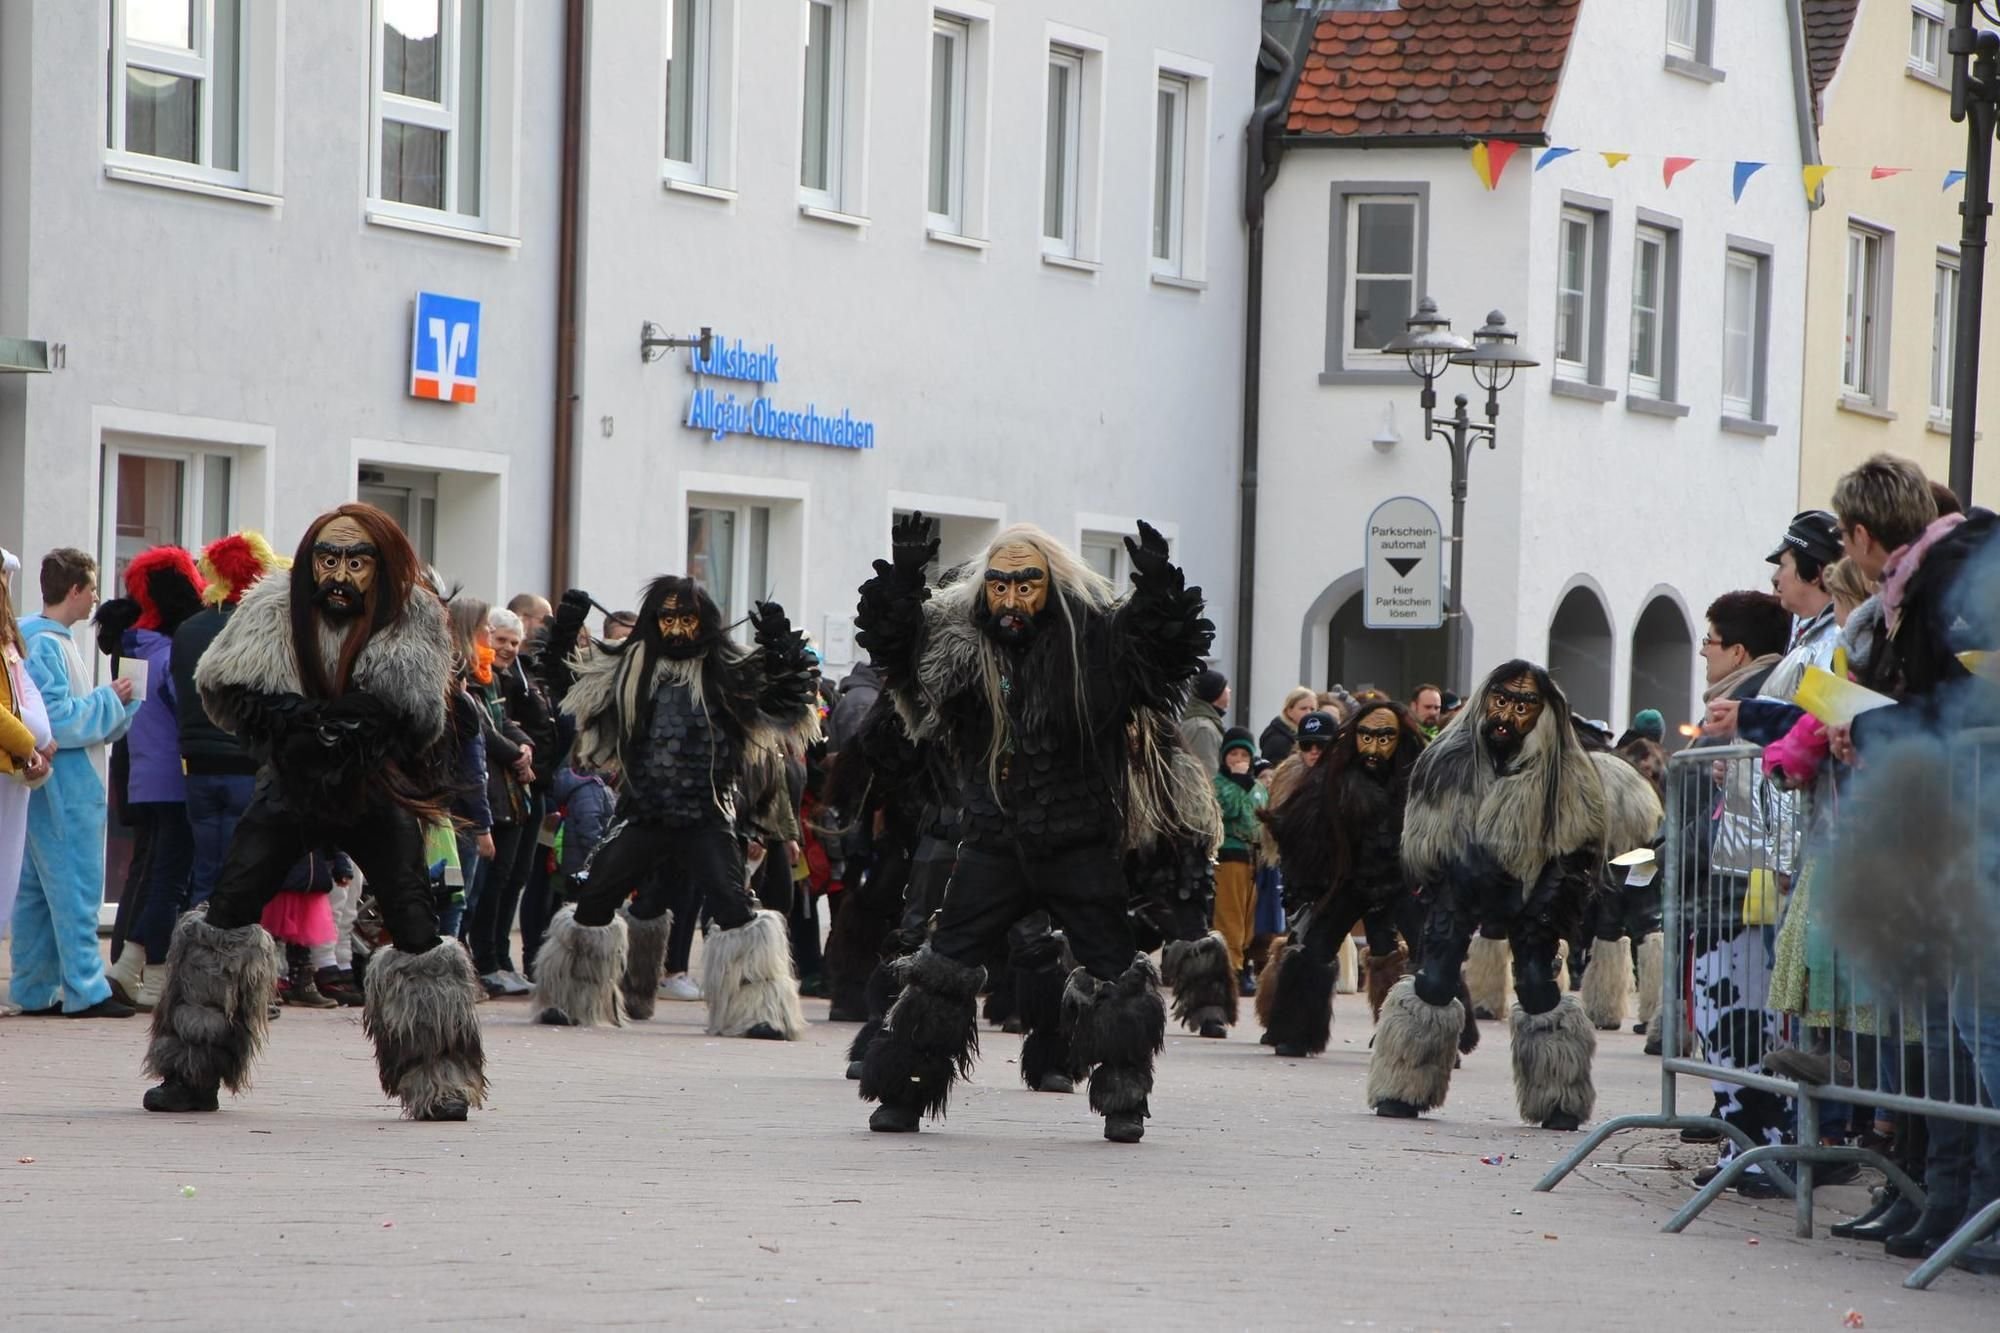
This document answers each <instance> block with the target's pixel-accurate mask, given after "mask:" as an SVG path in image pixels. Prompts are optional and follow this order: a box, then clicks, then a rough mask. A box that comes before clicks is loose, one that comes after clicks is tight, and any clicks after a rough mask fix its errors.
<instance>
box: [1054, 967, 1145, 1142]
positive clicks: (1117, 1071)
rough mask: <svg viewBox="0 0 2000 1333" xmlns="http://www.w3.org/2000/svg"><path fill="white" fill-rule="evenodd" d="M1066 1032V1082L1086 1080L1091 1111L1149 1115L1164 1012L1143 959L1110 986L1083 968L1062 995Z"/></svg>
mask: <svg viewBox="0 0 2000 1333" xmlns="http://www.w3.org/2000/svg"><path fill="white" fill-rule="evenodd" d="M1063 1022H1064V1024H1065V1025H1066V1026H1067V1027H1068V1029H1069V1032H1070V1076H1071V1077H1072V1078H1078V1079H1081V1078H1082V1077H1083V1076H1084V1075H1085V1074H1089V1075H1090V1109H1091V1110H1093V1111H1095V1112H1097V1113H1098V1114H1099V1115H1105V1116H1110V1115H1138V1116H1148V1115H1151V1114H1152V1111H1151V1109H1150V1108H1149V1107H1148V1106H1147V1104H1146V1099H1147V1098H1148V1097H1149V1096H1151V1095H1152V1091H1153V1058H1154V1057H1155V1056H1157V1055H1158V1054H1159V1053H1160V1052H1161V1051H1162V1050H1164V1049H1165V1048H1166V1044H1167V1006H1166V1002H1165V1001H1164V1000H1162V999H1161V998H1160V974H1159V971H1158V970H1157V969H1155V968H1154V966H1153V962H1152V960H1151V959H1150V958H1147V957H1146V956H1145V955H1144V954H1140V955H1139V956H1138V957H1136V958H1134V959H1133V960H1132V965H1131V966H1130V967H1128V968H1126V969H1125V970H1124V971H1123V972H1122V973H1120V974H1119V975H1118V976H1117V978H1115V979H1114V980H1111V981H1100V980H1098V979H1097V978H1096V977H1093V976H1091V975H1090V974H1089V973H1088V972H1086V971H1084V970H1083V969H1082V968H1078V969H1077V970H1076V971H1074V972H1072V973H1070V978H1069V987H1068V989H1066V990H1065V991H1064V992H1063Z"/></svg>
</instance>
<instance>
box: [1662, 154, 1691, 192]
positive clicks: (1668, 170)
mask: <svg viewBox="0 0 2000 1333" xmlns="http://www.w3.org/2000/svg"><path fill="white" fill-rule="evenodd" d="M1695 161H1696V159H1694V158H1692V157H1670V158H1668V159H1667V160H1666V161H1665V162H1664V163H1662V164H1661V166H1660V179H1661V180H1662V181H1665V182H1666V184H1667V188H1669V189H1672V188H1673V184H1674V177H1676V176H1678V175H1680V174H1681V173H1682V172H1683V171H1686V170H1687V169H1688V168H1689V167H1691V166H1693V165H1694V164H1695Z"/></svg>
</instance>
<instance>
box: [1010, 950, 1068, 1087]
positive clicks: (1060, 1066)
mask: <svg viewBox="0 0 2000 1333" xmlns="http://www.w3.org/2000/svg"><path fill="white" fill-rule="evenodd" d="M1074 966H1075V961H1074V960H1073V959H1071V958H1070V956H1069V948H1068V946H1067V945H1066V943H1065V942H1064V940H1063V937H1062V936H1061V935H1059V934H1043V935H1041V936H1038V937H1037V938H1036V939H1034V940H1033V941H1032V942H1030V943H1028V944H1026V945H1024V946H1022V947H1021V948H1020V949H1018V950H1017V951H1016V952H1015V953H1014V954H1013V955H1012V956H1011V957H1010V958H1009V959H1008V970H1009V971H1010V972H1012V973H1013V976H1014V999H1015V1003H1016V1004H1017V1005H1018V1006H1019V1010H1018V1011H1019V1013H1020V1017H1021V1021H1022V1022H1023V1023H1024V1024H1026V1025H1027V1029H1028V1033H1027V1036H1025V1037H1023V1038H1022V1040H1021V1081H1022V1082H1023V1083H1025V1084H1027V1085H1028V1086H1029V1087H1030V1088H1033V1089H1036V1090H1038V1091H1039V1090H1040V1088H1041V1086H1042V1079H1043V1078H1044V1077H1045V1076H1047V1075H1049V1074H1060V1073H1065V1072H1067V1071H1068V1069H1069V1042H1068V1040H1067V1039H1066V1036H1065V1033H1064V1031H1063V989H1064V986H1065V984H1066V983H1067V982H1068V980H1069V974H1070V970H1071V969H1072V968H1073V967H1074Z"/></svg>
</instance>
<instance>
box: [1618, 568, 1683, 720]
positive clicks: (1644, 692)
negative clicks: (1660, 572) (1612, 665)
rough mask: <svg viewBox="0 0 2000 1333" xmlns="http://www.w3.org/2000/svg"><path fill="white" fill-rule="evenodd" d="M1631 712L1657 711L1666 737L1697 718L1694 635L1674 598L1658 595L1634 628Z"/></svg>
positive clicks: (1648, 604) (1640, 614)
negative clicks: (1665, 725)
mask: <svg viewBox="0 0 2000 1333" xmlns="http://www.w3.org/2000/svg"><path fill="white" fill-rule="evenodd" d="M1631 697H1632V712H1633V713H1635V714H1636V713H1638V712H1639V710H1640V709H1642V708H1657V709H1659V710H1660V714H1661V716H1663V717H1664V718H1666V720H1667V734H1668V735H1669V736H1671V735H1673V734H1674V728H1675V727H1677V726H1679V725H1680V724H1681V723H1683V722H1687V721H1691V720H1692V719H1693V717H1694V632H1693V630H1692V629H1690V628H1689V626H1688V621H1687V615H1686V613H1685V612H1683V611H1682V610H1681V607H1680V604H1679V603H1678V602H1676V601H1675V600H1674V599H1673V598H1672V597H1669V596H1667V595H1665V594H1663V593H1656V594H1655V595H1654V596H1653V599H1652V600H1651V601H1649V602H1647V603H1646V609H1645V610H1643V611H1641V612H1640V613H1639V619H1638V622H1637V623H1636V624H1634V625H1633V626H1632V695H1631Z"/></svg>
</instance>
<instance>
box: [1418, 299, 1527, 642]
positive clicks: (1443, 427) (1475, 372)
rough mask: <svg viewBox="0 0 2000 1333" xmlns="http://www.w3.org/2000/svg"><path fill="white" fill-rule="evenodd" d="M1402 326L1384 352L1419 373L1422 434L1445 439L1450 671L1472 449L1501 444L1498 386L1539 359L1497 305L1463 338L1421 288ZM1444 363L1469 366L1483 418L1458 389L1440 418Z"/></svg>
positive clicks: (1460, 601) (1457, 629)
mask: <svg viewBox="0 0 2000 1333" xmlns="http://www.w3.org/2000/svg"><path fill="white" fill-rule="evenodd" d="M1404 329H1405V332H1403V333H1402V334H1399V335H1398V336H1396V337H1394V338H1391V339H1390V340H1389V342H1388V345H1387V346H1385V347H1383V349H1382V350H1383V351H1385V352H1395V353H1400V354H1401V355H1402V357H1403V359H1404V361H1406V362H1407V363H1408V364H1409V367H1410V373H1411V374H1413V375H1415V376H1416V377H1417V378H1418V379H1420V380H1422V381H1423V384H1424V391H1423V394H1422V397H1421V399H1420V401H1421V402H1422V404H1423V409H1424V438H1425V439H1426V440H1443V441H1444V443H1445V447H1446V448H1447V449H1449V450H1450V451H1451V538H1450V541H1451V586H1450V587H1449V588H1448V589H1447V590H1446V593H1445V613H1444V629H1445V669H1446V672H1447V673H1448V674H1456V673H1458V672H1461V671H1463V670H1464V669H1465V665H1466V664H1465V662H1464V661H1463V658H1462V654H1463V653H1464V651H1465V495H1466V478H1467V474H1468V473H1469V472H1470V470H1471V466H1472V449H1473V446H1474V445H1476V444H1478V443H1479V442H1480V441H1481V440H1484V441H1485V442H1486V447H1487V448H1488V449H1494V448H1498V447H1499V439H1498V435H1499V427H1500V394H1501V392H1502V391H1504V390H1505V389H1506V388H1507V387H1508V386H1509V385H1511V384H1513V382H1514V372H1515V371H1517V370H1526V369H1528V368H1529V367H1531V366H1538V365H1540V364H1541V362H1539V361H1535V360H1532V359H1530V358H1528V357H1524V356H1522V355H1520V354H1519V353H1518V352H1517V351H1516V350H1515V346H1516V344H1517V343H1518V342H1519V335H1517V334H1516V333H1515V332H1514V331H1513V330H1512V329H1510V328H1508V327H1507V317H1506V316H1505V315H1503V314H1501V313H1500V312H1499V311H1498V310H1495V311H1493V312H1492V313H1490V314H1489V315H1487V316H1486V323H1485V325H1484V327H1482V328H1481V329H1480V330H1479V331H1478V332H1476V333H1474V334H1473V335H1472V341H1471V342H1467V341H1466V340H1465V339H1464V338H1461V337H1460V336H1458V335H1457V334H1455V333H1453V332H1452V331H1451V321H1450V320H1448V319H1446V318H1445V317H1444V316H1443V315H1440V314H1439V313H1438V308H1437V302H1436V301H1434V300H1432V299H1431V298H1430V297H1428V296H1426V297H1425V298H1424V299H1423V300H1421V301H1419V302H1418V303H1417V313H1416V314H1414V315H1412V316H1410V318H1409V319H1408V320H1407V321H1406V322H1405V324H1404ZM1447 365H1454V366H1469V367H1471V369H1472V378H1473V380H1474V382H1476V383H1477V384H1478V385H1479V387H1480V388H1482V389H1484V390H1486V420H1485V421H1483V422H1480V421H1474V420H1473V419H1472V417H1471V415H1470V414H1469V413H1468V412H1467V410H1466V409H1467V408H1468V407H1469V406H1470V403H1469V400H1468V399H1467V398H1466V396H1465V395H1464V394H1459V395H1458V396H1457V397H1456V398H1454V399H1453V400H1452V402H1453V407H1454V411H1453V413H1452V415H1450V416H1449V417H1446V418H1445V419H1444V420H1442V421H1439V420H1438V419H1437V415H1436V409H1437V381H1438V377H1439V376H1440V375H1442V374H1443V373H1444V368H1445V367H1446V366H1447Z"/></svg>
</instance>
